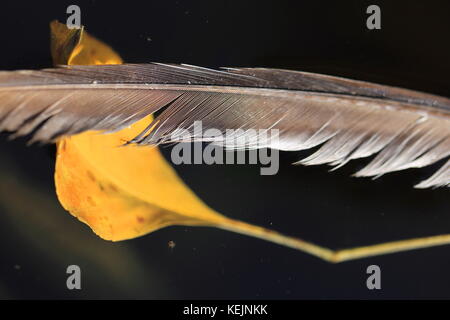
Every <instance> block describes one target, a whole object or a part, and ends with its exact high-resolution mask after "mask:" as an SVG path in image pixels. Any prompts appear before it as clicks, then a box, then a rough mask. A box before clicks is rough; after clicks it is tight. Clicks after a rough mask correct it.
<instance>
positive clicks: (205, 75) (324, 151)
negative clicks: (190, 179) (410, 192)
mask: <svg viewBox="0 0 450 320" xmlns="http://www.w3.org/2000/svg"><path fill="white" fill-rule="evenodd" d="M0 101H1V102H0V131H10V132H14V135H13V136H14V137H15V136H23V135H29V134H31V135H32V141H41V142H51V141H55V140H56V139H58V138H59V137H62V136H67V135H73V134H77V133H80V132H83V131H87V130H100V131H107V132H112V131H116V130H119V129H122V128H124V127H127V126H129V125H131V124H132V123H134V122H136V121H138V120H140V119H142V118H144V117H145V116H147V115H149V114H152V113H154V112H156V111H158V110H163V111H162V112H161V114H160V115H159V116H158V117H156V119H155V120H154V122H153V123H152V124H150V125H149V126H148V127H147V128H146V129H145V130H144V131H143V132H142V133H141V134H139V135H138V136H137V137H136V138H135V139H133V140H132V141H131V142H130V143H137V144H142V145H149V144H161V143H170V142H180V141H186V139H188V140H189V141H205V140H207V141H211V142H213V143H215V144H217V145H221V146H224V147H225V148H232V149H254V148H266V147H267V148H274V149H278V150H284V151H294V150H303V149H309V148H312V147H315V146H319V145H321V147H320V148H319V150H317V151H316V152H315V153H313V154H312V155H311V156H309V157H307V158H306V159H303V160H301V161H299V162H298V163H301V164H305V165H317V164H330V165H333V166H336V167H339V166H341V165H344V164H345V163H347V162H348V161H350V160H352V159H357V158H364V157H369V156H371V155H375V157H374V159H373V160H372V161H371V162H370V163H369V164H368V165H367V166H366V167H364V168H363V169H362V170H360V171H359V172H357V173H356V174H355V175H356V176H375V177H376V176H380V175H383V174H385V173H388V172H392V171H399V170H404V169H407V168H419V167H425V166H428V165H430V164H433V163H436V162H438V161H440V160H443V159H446V158H448V157H449V155H450V99H448V98H444V97H439V96H435V95H430V94H425V93H420V92H416V91H412V90H407V89H401V88H396V87H389V86H383V85H378V84H372V83H368V82H362V81H355V80H349V79H344V78H338V77H332V76H326V75H318V74H313V73H306V72H296V71H287V70H276V69H262V68H253V69H252V68H242V69H233V68H229V69H225V70H211V69H206V68H201V67H195V66H189V65H169V64H158V63H152V64H128V65H106V66H61V67H59V68H54V69H43V70H39V71H8V72H0ZM198 120H201V121H202V126H203V129H204V130H206V129H209V128H215V129H219V130H220V131H221V132H223V133H225V131H226V130H227V129H241V130H244V131H246V130H255V131H256V132H257V133H256V134H255V136H254V137H253V138H252V139H247V140H239V141H240V142H238V143H237V144H236V140H234V139H233V141H230V139H229V137H228V138H227V137H226V136H225V135H223V136H220V137H219V136H218V137H209V138H205V137H202V136H198V135H196V134H195V133H194V132H193V131H192V129H193V125H194V122H195V121H198ZM182 129H184V130H182ZM260 129H261V130H262V131H258V130H260ZM268 129H277V130H278V132H279V136H278V139H276V140H274V139H263V137H262V133H261V132H264V130H266V131H267V130H268ZM186 130H187V132H188V133H189V135H188V136H186ZM182 131H183V135H180V134H179V133H180V132H182ZM256 142H257V143H256ZM438 186H450V160H448V161H447V163H446V164H444V165H443V166H442V167H441V168H440V169H438V170H437V172H436V173H435V174H434V175H433V176H432V177H430V178H428V179H427V180H425V181H423V182H421V183H420V184H418V185H416V187H418V188H428V187H438Z"/></svg>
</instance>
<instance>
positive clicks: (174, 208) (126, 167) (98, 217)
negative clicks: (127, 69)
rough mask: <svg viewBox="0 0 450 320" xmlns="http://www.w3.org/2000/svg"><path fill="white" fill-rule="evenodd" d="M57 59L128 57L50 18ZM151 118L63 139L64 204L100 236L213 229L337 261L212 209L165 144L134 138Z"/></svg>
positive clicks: (58, 173)
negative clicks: (166, 154)
mask: <svg viewBox="0 0 450 320" xmlns="http://www.w3.org/2000/svg"><path fill="white" fill-rule="evenodd" d="M51 30H52V37H51V39H52V45H51V48H52V57H53V61H54V63H55V64H56V63H67V64H85V65H86V64H120V63H122V59H121V58H120V56H119V55H118V54H117V53H115V52H114V50H113V49H111V48H110V47H109V46H107V45H106V44H104V43H102V42H100V41H99V40H97V39H95V38H93V37H92V36H90V35H89V34H87V33H86V32H84V29H79V30H69V29H68V28H67V27H66V26H65V25H63V24H60V23H58V22H56V21H54V22H52V23H51ZM151 121H152V117H151V116H149V117H146V118H144V119H142V120H141V121H139V122H136V123H135V124H133V125H132V126H131V127H129V128H126V129H123V130H121V131H119V132H116V133H109V134H104V133H101V132H93V131H88V132H85V133H82V134H78V135H74V136H71V137H67V138H63V139H61V140H60V141H58V143H57V159H56V170H55V184H56V192H57V195H58V198H59V201H60V202H61V204H62V206H63V207H64V208H65V209H66V210H67V211H69V212H70V213H71V214H72V215H74V216H75V217H77V218H78V219H79V220H81V221H83V222H85V223H86V224H88V225H89V226H90V227H91V228H92V230H93V231H94V232H95V233H96V234H98V235H99V236H100V237H102V238H104V239H107V240H113V241H119V240H125V239H130V238H135V237H138V236H141V235H144V234H146V233H149V232H151V231H154V230H157V229H160V228H162V227H166V226H170V225H191V226H212V227H217V228H221V229H225V230H229V231H233V232H238V233H242V234H246V235H250V236H253V237H258V238H261V239H265V240H268V241H272V242H275V243H279V244H282V245H285V246H290V247H293V248H296V249H299V250H302V251H305V252H309V253H311V254H313V255H316V256H319V257H322V258H325V259H327V260H330V259H333V257H334V252H332V251H331V250H329V249H327V248H322V247H319V246H316V245H314V244H311V243H308V242H305V241H302V240H300V239H296V238H291V237H287V236H284V235H281V234H279V233H277V232H274V231H271V230H267V229H265V228H262V227H258V226H254V225H251V224H247V223H244V222H241V221H236V220H232V219H229V218H227V217H225V216H223V215H221V214H219V213H217V212H215V211H214V210H212V209H211V208H209V207H208V206H206V205H205V204H204V203H203V202H202V201H201V200H200V199H199V198H198V197H197V196H196V195H195V194H194V193H193V192H192V191H191V190H190V189H189V188H188V187H187V186H186V185H185V184H184V183H183V181H182V180H181V179H180V178H179V177H178V176H177V174H176V172H175V171H174V170H173V168H172V167H171V166H170V165H169V164H168V163H167V162H166V160H165V159H164V158H163V156H162V155H161V153H160V152H159V150H158V148H156V147H153V148H152V147H138V146H134V145H127V146H124V147H121V146H122V145H123V144H124V142H126V141H129V140H131V139H132V138H134V137H135V136H136V135H137V134H138V133H140V132H141V131H142V130H143V129H144V128H145V127H147V126H148V125H149V124H150V122H151Z"/></svg>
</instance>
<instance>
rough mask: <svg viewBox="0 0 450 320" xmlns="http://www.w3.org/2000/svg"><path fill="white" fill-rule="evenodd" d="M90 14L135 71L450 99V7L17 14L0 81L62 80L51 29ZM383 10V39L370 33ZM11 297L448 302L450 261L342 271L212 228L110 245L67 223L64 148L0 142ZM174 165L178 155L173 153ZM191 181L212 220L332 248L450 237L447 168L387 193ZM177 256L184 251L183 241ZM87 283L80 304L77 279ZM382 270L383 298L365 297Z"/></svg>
mask: <svg viewBox="0 0 450 320" xmlns="http://www.w3.org/2000/svg"><path fill="white" fill-rule="evenodd" d="M70 4H78V5H79V6H80V7H81V13H82V21H81V22H82V24H83V25H85V26H86V28H87V30H88V32H90V33H91V34H93V35H94V36H96V37H98V38H99V39H101V40H103V41H105V42H106V43H108V44H110V45H111V46H112V47H113V48H115V49H116V50H117V51H118V52H119V53H120V54H121V56H122V57H123V58H124V60H125V61H126V62H136V63H137V62H149V61H159V62H174V63H189V64H194V65H201V66H204V67H214V68H215V67H221V66H230V67H238V66H246V67H256V66H261V67H276V68H287V69H294V70H304V71H312V72H319V73H326V74H333V75H340V76H346V77H349V78H355V79H361V80H368V81H373V82H380V83H384V84H390V85H397V86H402V87H407V88H411V89H416V90H421V91H426V92H430V93H435V94H439V95H443V96H447V97H448V96H450V88H449V85H448V74H449V72H450V62H449V56H450V45H449V41H448V33H449V31H450V19H449V14H450V10H449V9H450V5H449V2H448V1H441V2H438V1H423V2H419V1H417V2H412V1H395V2H394V1H333V2H332V1H330V2H325V1H292V2H289V1H286V2H282V1H276V2H264V1H255V2H253V1H217V0H215V1H202V2H196V1H137V2H132V1H120V2H119V1H118V2H109V1H104V2H101V1H86V2H81V1H76V2H73V1H70V2H68V1H57V2H56V1H55V2H54V3H45V2H41V1H30V2H29V3H27V2H23V1H2V3H1V4H0V34H1V38H0V43H1V50H0V69H11V70H12V69H21V68H33V69H35V68H40V67H49V66H51V59H50V53H49V28H48V24H49V22H50V21H51V20H53V19H55V18H56V19H59V20H60V21H62V22H65V20H66V19H67V15H66V13H65V11H66V8H67V6H68V5H70ZM370 4H378V5H379V6H380V7H381V11H382V29H381V30H368V29H367V28H366V19H367V17H368V15H367V14H366V8H367V6H368V5H370ZM0 138H1V139H0V179H1V180H0V297H2V298H150V299H197V298H210V299H299V298H367V299H379V298H449V297H450V288H449V286H450V276H449V273H448V270H449V267H450V259H449V258H448V255H449V253H450V251H449V250H450V249H449V247H446V246H443V247H438V248H431V249H425V250H418V251H413V252H405V253H399V254H394V255H387V256H381V257H374V258H370V259H363V260H358V261H352V262H345V263H342V264H337V265H333V264H329V263H326V262H323V261H321V260H319V259H317V258H314V257H311V256H309V255H306V254H303V253H301V252H297V251H295V250H292V249H289V248H284V247H280V246H277V245H274V244H271V243H268V242H264V241H261V240H257V239H253V238H249V237H244V236H241V235H237V234H232V233H228V232H225V231H221V230H215V229H209V228H187V227H172V228H167V229H164V230H160V231H157V232H155V233H153V234H150V235H147V236H144V237H141V238H139V239H134V240H130V241H125V242H121V243H110V242H106V241H103V240H101V239H99V238H97V237H96V236H95V235H94V234H93V233H92V232H91V231H90V229H89V228H88V227H87V226H85V225H84V224H82V223H79V222H78V221H77V220H76V219H75V218H73V217H72V216H71V215H69V214H68V213H66V212H65V211H64V210H63V209H62V208H61V207H60V205H59V204H58V201H57V199H56V196H55V194H54V186H53V177H52V175H53V169H54V147H49V146H47V147H39V146H32V147H26V145H25V144H26V140H23V139H21V140H16V141H12V142H9V141H8V140H7V136H6V135H1V136H0ZM163 151H164V153H165V154H166V155H168V154H169V152H170V148H164V150H163ZM309 153H310V152H301V153H282V154H281V168H280V172H279V174H278V175H275V176H260V175H259V167H258V166H242V165H240V166H239V165H234V166H230V165H228V166H206V165H204V166H200V165H194V166H178V167H176V170H177V171H178V172H179V174H180V175H181V177H182V178H183V179H184V180H185V181H186V182H187V183H188V184H189V186H191V188H192V189H193V190H194V191H195V192H196V193H197V194H198V195H199V196H200V197H201V198H202V199H203V200H204V201H205V202H206V203H207V204H208V205H210V206H211V207H213V208H214V209H216V210H217V211H219V212H222V213H223V214H225V215H227V216H230V217H233V218H237V219H240V220H244V221H247V222H252V223H255V224H258V225H262V226H266V227H269V228H272V229H275V230H278V231H281V232H284V233H286V234H290V235H293V236H297V237H300V238H303V239H306V240H309V241H312V242H314V243H318V244H321V245H324V246H327V247H330V248H346V247H351V246H358V245H367V244H374V243H378V242H382V241H389V240H399V239H405V238H411V237H417V236H425V235H435V234H441V233H450V216H449V213H450V210H449V209H450V204H449V201H448V200H449V193H448V190H444V189H438V190H415V189H413V188H412V186H413V185H414V184H415V183H417V182H419V181H420V180H421V179H424V178H426V177H428V176H429V175H430V174H431V173H432V172H433V170H435V169H437V168H438V167H439V166H440V165H442V164H443V162H440V163H438V164H437V165H434V166H432V167H430V168H425V169H416V170H407V171H405V172H400V173H393V174H389V175H387V176H384V177H381V178H379V179H377V180H375V181H372V180H370V179H357V178H352V177H350V175H351V173H353V172H355V171H356V170H357V169H358V168H361V167H362V166H363V165H364V164H365V163H367V160H363V161H354V162H352V163H350V164H349V165H347V166H345V167H344V168H341V169H339V170H337V171H334V172H331V173H329V172H328V168H327V167H326V166H318V167H299V166H291V165H290V163H292V162H294V161H296V160H298V159H299V158H300V157H302V156H305V155H306V154H309ZM171 240H172V241H175V242H176V247H175V248H174V249H170V248H169V247H168V245H167V243H168V241H171ZM70 264H77V265H79V266H80V267H81V269H82V279H83V280H82V281H83V282H82V290H81V291H76V292H75V291H69V290H67V289H66V285H65V281H66V276H67V275H66V274H65V270H66V267H67V266H68V265H70ZM371 264H377V265H379V266H380V267H381V271H382V289H381V290H378V291H377V290H375V291H370V290H368V289H367V288H366V278H367V274H366V268H367V266H369V265H371Z"/></svg>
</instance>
